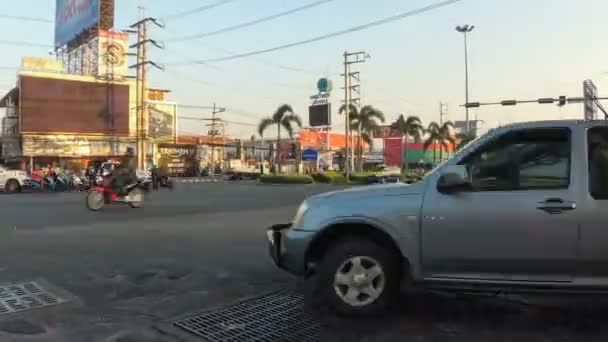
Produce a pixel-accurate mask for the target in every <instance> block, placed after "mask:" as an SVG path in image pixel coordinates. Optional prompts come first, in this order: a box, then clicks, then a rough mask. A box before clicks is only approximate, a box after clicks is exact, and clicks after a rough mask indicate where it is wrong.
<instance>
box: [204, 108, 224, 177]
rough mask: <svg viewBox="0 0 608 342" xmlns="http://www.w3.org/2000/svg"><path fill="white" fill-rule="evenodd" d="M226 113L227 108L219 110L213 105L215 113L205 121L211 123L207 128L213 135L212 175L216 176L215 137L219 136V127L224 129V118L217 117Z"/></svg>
mask: <svg viewBox="0 0 608 342" xmlns="http://www.w3.org/2000/svg"><path fill="white" fill-rule="evenodd" d="M225 111H226V108H223V107H220V108H218V107H217V106H216V105H215V103H213V111H212V112H211V118H207V119H203V120H206V121H211V123H208V124H207V126H208V127H209V133H210V134H209V135H211V175H212V176H215V136H217V135H219V134H218V132H219V131H218V127H223V123H222V118H218V117H217V116H216V115H217V114H220V113H223V112H225Z"/></svg>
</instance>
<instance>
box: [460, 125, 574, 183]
mask: <svg viewBox="0 0 608 342" xmlns="http://www.w3.org/2000/svg"><path fill="white" fill-rule="evenodd" d="M570 151H571V143H570V131H569V130H568V129H566V128H542V129H522V130H517V131H513V132H508V133H506V134H504V135H502V136H500V137H498V138H497V139H496V140H493V141H491V142H488V143H487V145H485V146H481V147H480V149H479V150H477V151H475V152H473V153H472V154H471V155H469V156H468V157H466V158H465V159H464V160H463V161H462V162H461V164H462V165H467V167H468V170H469V174H470V176H471V181H472V183H473V188H474V189H475V190H476V191H505V190H530V189H561V188H568V186H569V185H570Z"/></svg>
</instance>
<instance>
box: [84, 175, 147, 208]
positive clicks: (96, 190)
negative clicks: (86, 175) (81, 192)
mask: <svg viewBox="0 0 608 342" xmlns="http://www.w3.org/2000/svg"><path fill="white" fill-rule="evenodd" d="M139 183H140V182H136V183H133V184H129V185H127V186H126V188H125V193H126V195H124V196H121V195H120V194H118V193H116V192H115V191H113V190H112V183H111V179H110V177H104V179H103V182H102V184H101V185H96V186H95V187H93V188H92V189H91V191H89V193H88V195H87V198H86V204H87V208H89V210H91V211H98V210H101V209H102V208H103V207H104V205H106V204H111V203H113V202H121V203H125V204H128V205H129V206H130V207H131V208H141V206H142V205H143V202H144V191H143V190H142V189H141V185H140V184H139Z"/></svg>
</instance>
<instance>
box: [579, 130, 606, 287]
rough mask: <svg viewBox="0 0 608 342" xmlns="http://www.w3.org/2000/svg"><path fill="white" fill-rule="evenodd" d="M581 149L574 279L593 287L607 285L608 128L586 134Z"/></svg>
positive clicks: (588, 131) (589, 131)
mask: <svg viewBox="0 0 608 342" xmlns="http://www.w3.org/2000/svg"><path fill="white" fill-rule="evenodd" d="M586 133H587V136H586V141H585V143H584V144H585V145H586V146H587V151H586V153H584V154H582V155H587V158H586V159H587V163H584V162H583V160H582V158H581V160H580V162H581V163H582V164H584V165H586V168H587V170H585V171H587V172H585V174H586V175H587V177H585V178H587V179H584V178H583V177H582V178H583V179H584V181H583V182H581V184H580V187H581V189H585V191H584V194H583V196H581V197H583V199H582V200H581V201H580V203H579V209H580V210H581V220H582V223H581V239H580V241H581V242H580V257H579V262H578V267H577V278H579V279H581V281H585V280H589V281H592V282H593V284H595V285H604V286H606V285H608V127H607V126H598V127H592V128H590V129H589V130H587V132H586Z"/></svg>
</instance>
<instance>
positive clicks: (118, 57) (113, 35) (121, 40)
mask: <svg viewBox="0 0 608 342" xmlns="http://www.w3.org/2000/svg"><path fill="white" fill-rule="evenodd" d="M128 39H129V35H128V34H127V33H126V32H117V31H108V30H99V61H98V63H97V65H98V70H97V73H98V75H100V76H120V77H124V76H126V75H127V73H128V71H129V68H128V65H127V55H126V53H127V50H128V46H127V41H128Z"/></svg>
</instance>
